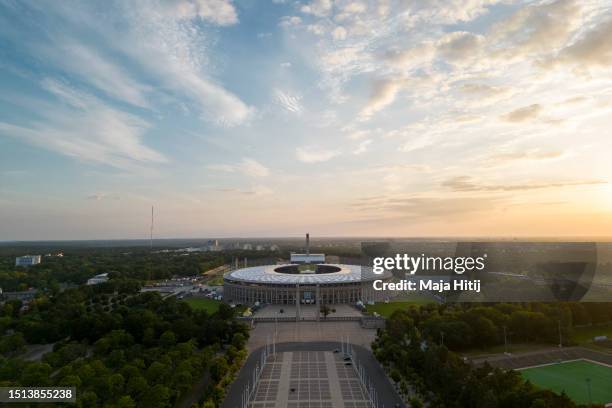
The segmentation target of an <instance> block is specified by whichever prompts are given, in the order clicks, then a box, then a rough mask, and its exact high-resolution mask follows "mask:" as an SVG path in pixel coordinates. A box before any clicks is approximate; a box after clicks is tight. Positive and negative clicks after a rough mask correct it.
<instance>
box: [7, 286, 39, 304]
mask: <svg viewBox="0 0 612 408" xmlns="http://www.w3.org/2000/svg"><path fill="white" fill-rule="evenodd" d="M37 293H38V291H37V290H36V289H29V290H24V291H20V292H2V291H1V290H0V298H1V299H3V300H21V301H22V302H29V301H30V300H32V299H34V298H35V297H36V294H37Z"/></svg>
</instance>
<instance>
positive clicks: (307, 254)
mask: <svg viewBox="0 0 612 408" xmlns="http://www.w3.org/2000/svg"><path fill="white" fill-rule="evenodd" d="M306 256H310V234H309V233H308V232H307V233H306Z"/></svg>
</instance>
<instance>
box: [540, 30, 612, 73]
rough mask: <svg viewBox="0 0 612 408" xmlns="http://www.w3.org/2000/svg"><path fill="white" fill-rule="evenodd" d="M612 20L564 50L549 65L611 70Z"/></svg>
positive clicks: (584, 35)
mask: <svg viewBox="0 0 612 408" xmlns="http://www.w3.org/2000/svg"><path fill="white" fill-rule="evenodd" d="M611 38H612V18H611V19H608V20H605V21H603V22H602V23H600V24H599V25H597V26H596V27H595V28H593V29H591V30H589V31H587V32H586V33H584V34H583V35H582V36H581V37H580V38H578V40H576V41H575V42H574V43H572V44H571V45H569V46H568V47H565V48H564V49H562V50H561V51H560V52H559V54H558V56H557V57H556V58H553V59H552V60H551V61H550V63H549V65H555V64H560V63H565V64H572V65H577V66H578V67H579V69H582V68H583V67H584V66H588V67H602V68H609V67H610V65H611V64H612V41H611V40H610V39H611Z"/></svg>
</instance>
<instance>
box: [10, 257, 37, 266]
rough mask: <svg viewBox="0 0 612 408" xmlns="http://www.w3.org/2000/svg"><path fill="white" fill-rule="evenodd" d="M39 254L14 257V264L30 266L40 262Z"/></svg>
mask: <svg viewBox="0 0 612 408" xmlns="http://www.w3.org/2000/svg"><path fill="white" fill-rule="evenodd" d="M40 259H41V256H40V255H24V256H18V257H17V258H15V266H32V265H38V264H39V263H40Z"/></svg>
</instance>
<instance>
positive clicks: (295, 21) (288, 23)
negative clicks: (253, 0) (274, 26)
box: [279, 16, 302, 28]
mask: <svg viewBox="0 0 612 408" xmlns="http://www.w3.org/2000/svg"><path fill="white" fill-rule="evenodd" d="M301 23H302V19H301V18H300V17H299V16H283V17H281V19H280V23H279V25H280V26H281V27H284V28H289V27H292V26H297V25H300V24H301Z"/></svg>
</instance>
